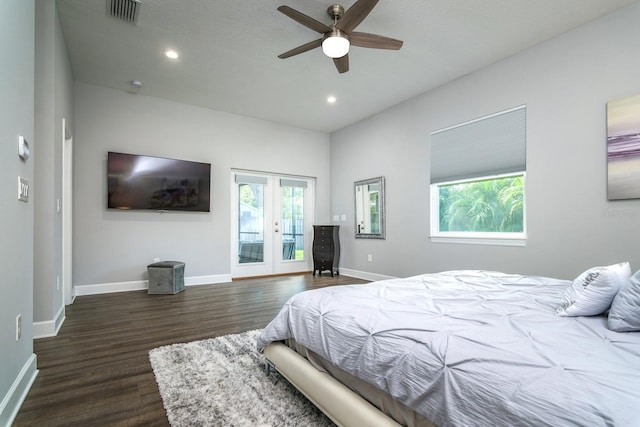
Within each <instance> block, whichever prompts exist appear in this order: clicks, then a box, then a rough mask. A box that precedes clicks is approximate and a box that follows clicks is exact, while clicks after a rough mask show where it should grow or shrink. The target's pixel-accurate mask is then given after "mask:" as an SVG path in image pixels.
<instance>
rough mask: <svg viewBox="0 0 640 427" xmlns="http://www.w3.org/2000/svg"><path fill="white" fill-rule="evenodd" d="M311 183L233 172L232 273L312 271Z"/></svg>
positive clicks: (295, 179) (281, 177)
mask: <svg viewBox="0 0 640 427" xmlns="http://www.w3.org/2000/svg"><path fill="white" fill-rule="evenodd" d="M313 184H314V181H313V179H312V178H307V177H297V176H296V177H292V176H282V175H271V174H263V173H255V172H245V171H232V172H231V185H232V189H231V276H232V277H250V276H264V275H270V274H283V273H296V272H303V271H311V243H312V242H311V240H312V238H313V213H314V206H313V203H314V202H313V201H314V194H313V190H314V185H313Z"/></svg>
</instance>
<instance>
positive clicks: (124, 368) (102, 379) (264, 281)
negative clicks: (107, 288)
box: [13, 273, 365, 427]
mask: <svg viewBox="0 0 640 427" xmlns="http://www.w3.org/2000/svg"><path fill="white" fill-rule="evenodd" d="M351 283H365V281H363V280H359V279H354V278H351V277H346V276H336V277H330V276H329V275H328V274H327V273H325V275H323V276H320V277H318V276H315V277H314V276H312V275H311V274H306V275H296V276H281V277H270V278H260V279H248V280H241V281H235V282H233V283H224V284H215V285H205V286H193V287H187V289H185V290H184V291H183V292H181V293H179V294H176V295H148V294H147V293H146V291H136V292H123V293H117V294H106V295H91V296H81V297H78V298H76V300H75V302H74V304H73V305H70V306H68V307H67V310H66V320H65V322H64V324H63V326H62V328H61V329H60V332H59V334H58V336H56V337H53V338H44V339H39V340H35V342H34V352H35V353H36V355H37V357H38V369H39V370H40V373H39V374H38V377H37V379H36V381H35V383H34V384H33V387H32V388H31V390H30V392H29V394H28V396H27V398H26V400H25V402H24V403H23V405H22V407H21V409H20V412H19V413H18V416H17V417H16V420H15V423H14V424H13V425H14V426H83V427H84V426H98V425H100V426H104V425H112V426H115V425H118V426H134V425H140V426H167V425H168V422H167V418H166V415H165V411H164V408H163V407H162V401H161V398H160V394H159V393H158V386H157V384H156V381H155V377H154V376H153V372H152V370H151V365H150V363H149V356H148V352H149V350H151V349H153V348H156V347H159V346H162V345H166V344H172V343H177V342H189V341H194V340H200V339H205V338H212V337H217V336H221V335H226V334H231V333H238V332H244V331H247V330H250V329H256V328H263V327H264V326H265V325H266V324H267V323H269V321H270V320H271V319H272V318H273V317H274V316H275V315H276V314H277V313H278V311H279V310H280V308H281V307H282V305H283V304H284V303H285V302H286V300H287V299H288V298H289V297H290V296H291V295H293V294H296V293H298V292H301V291H303V290H306V289H315V288H321V287H325V286H333V285H339V284H351Z"/></svg>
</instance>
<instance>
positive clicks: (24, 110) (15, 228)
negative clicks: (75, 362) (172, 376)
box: [0, 0, 38, 425]
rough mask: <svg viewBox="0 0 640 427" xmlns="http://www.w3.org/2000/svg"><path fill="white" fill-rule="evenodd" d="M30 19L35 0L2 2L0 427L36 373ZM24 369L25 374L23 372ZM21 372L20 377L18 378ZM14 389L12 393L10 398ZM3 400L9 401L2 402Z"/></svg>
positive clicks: (12, 411) (0, 29)
mask: <svg viewBox="0 0 640 427" xmlns="http://www.w3.org/2000/svg"><path fill="white" fill-rule="evenodd" d="M34 16H35V6H34V1H33V0H6V1H3V2H2V13H0V52H2V54H3V56H4V59H3V63H2V66H1V67H0V94H2V102H0V182H1V183H2V185H1V186H0V206H1V208H0V224H2V237H1V238H0V269H1V271H2V280H1V281H0V287H1V290H2V297H1V298H0V348H2V350H0V402H3V403H6V404H7V406H6V407H4V408H0V411H1V412H0V425H6V424H8V422H9V421H10V420H11V419H12V417H13V415H14V412H15V411H16V410H17V405H18V404H19V402H18V401H17V400H18V399H19V395H20V393H22V392H23V391H24V388H25V386H26V384H25V382H28V378H27V376H29V375H31V376H32V375H33V374H34V373H35V366H34V365H33V361H34V358H33V341H32V337H33V331H32V327H31V325H32V313H33V193H35V192H37V191H38V190H37V188H35V186H34V174H33V171H34V158H35V157H36V156H37V155H38V144H37V143H36V141H35V140H34V128H33V119H34V113H33V110H34V101H33V94H34V71H33V70H34ZM18 135H23V136H24V137H25V138H26V139H27V141H28V142H29V144H30V146H31V149H32V153H33V154H32V157H31V158H30V159H29V160H27V161H26V162H23V161H22V160H20V158H19V157H18V151H17V147H18ZM18 176H20V177H23V178H25V179H27V180H28V181H29V183H30V184H31V198H30V200H29V202H28V203H24V202H20V201H18V194H17V182H18ZM17 315H22V338H21V339H20V341H16V339H15V324H16V316H17ZM23 369H24V371H23ZM21 371H22V373H23V374H24V375H21ZM12 387H16V392H15V393H13V394H11V395H10V394H9V393H10V392H11V391H12ZM4 399H8V400H7V401H5V400H4Z"/></svg>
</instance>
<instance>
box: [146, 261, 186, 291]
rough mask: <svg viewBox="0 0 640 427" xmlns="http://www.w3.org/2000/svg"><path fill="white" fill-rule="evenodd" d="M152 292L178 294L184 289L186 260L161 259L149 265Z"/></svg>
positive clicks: (150, 289)
mask: <svg viewBox="0 0 640 427" xmlns="http://www.w3.org/2000/svg"><path fill="white" fill-rule="evenodd" d="M147 272H148V273H149V291H148V293H150V294H177V293H178V292H180V291H184V262H179V261H161V262H155V263H153V264H149V265H148V266H147Z"/></svg>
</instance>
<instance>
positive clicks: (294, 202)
mask: <svg viewBox="0 0 640 427" xmlns="http://www.w3.org/2000/svg"><path fill="white" fill-rule="evenodd" d="M281 188H282V197H281V199H282V200H281V202H282V208H281V211H282V219H281V221H282V260H283V261H290V260H303V259H305V253H304V243H305V241H304V231H305V227H304V225H305V224H304V188H302V187H290V186H282V187H281Z"/></svg>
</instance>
